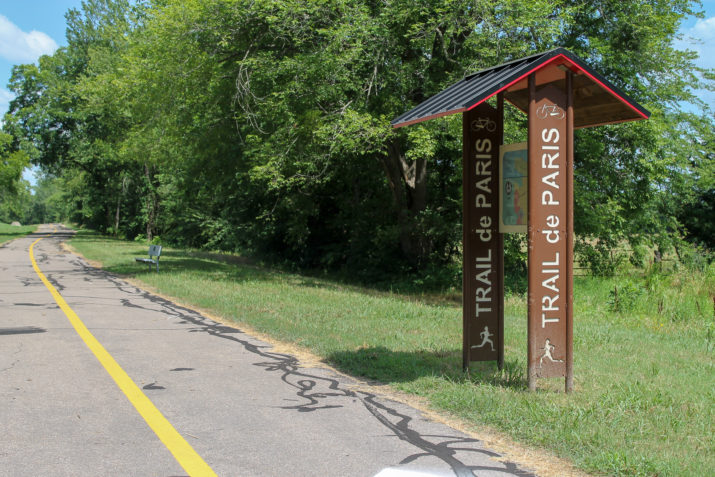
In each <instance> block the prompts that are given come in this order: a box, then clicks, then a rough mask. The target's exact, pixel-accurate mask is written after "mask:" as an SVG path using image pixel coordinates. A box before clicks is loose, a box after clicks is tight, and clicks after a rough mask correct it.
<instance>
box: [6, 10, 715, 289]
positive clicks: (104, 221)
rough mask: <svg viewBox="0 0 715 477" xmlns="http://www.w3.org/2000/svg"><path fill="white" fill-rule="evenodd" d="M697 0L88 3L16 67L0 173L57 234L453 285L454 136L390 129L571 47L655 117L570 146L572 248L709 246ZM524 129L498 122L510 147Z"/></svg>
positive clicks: (597, 252)
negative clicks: (138, 240) (421, 273)
mask: <svg viewBox="0 0 715 477" xmlns="http://www.w3.org/2000/svg"><path fill="white" fill-rule="evenodd" d="M698 6H699V4H698V2H693V1H686V0H623V1H618V2H616V1H612V0H601V1H583V0H581V1H573V0H572V1H568V0H550V1H546V0H537V1H532V2H522V1H518V0H485V1H474V0H469V1H467V0H383V1H376V0H320V1H302V0H203V1H198V0H181V1H179V0H152V1H145V2H132V1H129V0H86V1H84V2H83V4H82V9H81V10H70V11H69V12H68V13H67V15H66V18H67V22H68V28H67V41H68V45H67V46H66V47H64V48H60V49H59V50H57V51H56V52H55V53H54V54H53V55H51V56H44V57H42V58H41V59H40V60H39V62H38V64H37V65H18V66H16V67H14V69H13V74H12V78H11V80H10V84H9V87H10V89H11V90H12V91H13V92H14V93H15V94H16V98H15V99H14V100H13V101H12V102H11V105H10V111H9V113H8V114H7V115H6V117H5V121H4V126H3V128H4V130H5V133H6V134H7V136H2V141H3V143H2V144H3V146H2V147H3V149H2V151H6V149H5V148H9V149H7V151H12V152H11V153H5V152H3V153H2V154H3V156H2V157H3V158H5V157H9V156H7V154H16V153H17V154H22V156H13V157H16V159H15V162H17V161H20V162H17V163H21V162H22V161H21V159H19V158H21V157H27V158H29V159H30V160H31V161H32V163H33V164H36V165H38V166H40V167H41V168H42V170H43V171H44V173H45V174H46V176H47V179H46V180H45V181H44V182H43V184H44V185H45V186H46V187H54V189H53V191H52V193H47V194H45V197H48V198H52V199H51V200H53V201H58V200H61V201H63V202H64V203H65V204H67V206H66V207H64V208H63V210H64V211H65V212H63V213H66V214H68V217H67V218H68V219H72V220H75V221H78V222H80V223H83V224H87V225H89V226H92V227H95V228H98V229H100V230H103V231H106V232H111V233H114V234H118V235H122V236H126V237H129V238H134V237H136V236H138V235H142V236H145V237H147V238H148V239H152V238H154V237H155V236H157V235H159V236H161V239H162V240H164V241H169V242H173V243H177V244H181V245H188V246H194V247H208V248H216V249H224V250H232V251H240V252H244V253H260V254H263V255H265V256H270V257H274V258H277V259H279V260H286V261H289V262H290V263H294V264H297V265H298V266H305V267H322V268H330V269H340V268H344V269H347V270H349V271H350V272H351V273H355V274H357V275H359V276H362V277H363V278H365V279H372V278H374V277H377V276H382V275H384V274H390V273H402V272H408V271H413V270H416V269H422V270H425V269H435V270H437V269H445V266H447V265H448V264H450V263H452V262H454V259H455V258H457V257H458V256H459V254H460V251H461V153H460V151H461V123H460V122H459V121H458V119H454V118H451V119H445V120H440V121H431V122H429V123H425V124H422V125H419V126H413V127H410V128H404V129H400V130H397V131H395V130H392V129H391V128H390V125H389V121H390V120H391V119H392V118H394V117H396V116H398V115H399V114H401V113H403V112H404V111H406V110H407V109H409V108H411V107H413V106H415V105H416V104H418V103H419V102H421V101H422V100H424V99H426V98H427V97H429V96H431V95H433V94H435V93H437V92H439V91H441V90H442V89H444V88H445V87H446V86H448V85H449V84H451V83H453V82H455V81H457V80H458V79H460V78H462V77H463V76H464V75H465V74H468V73H470V72H474V71H477V70H480V69H483V68H486V67H489V66H493V65H496V64H499V63H502V62H505V61H508V60H510V59H515V58H519V57H522V56H527V55H529V54H533V53H536V52H540V51H544V50H547V49H550V48H553V47H556V46H563V47H565V48H568V49H570V50H571V51H573V52H574V53H575V54H577V55H579V56H581V57H583V58H586V59H588V62H589V63H591V65H592V66H593V67H594V68H595V69H597V70H598V71H600V72H602V73H604V74H605V76H607V77H608V78H609V79H610V80H611V81H613V82H614V83H615V84H616V85H617V86H618V87H619V88H621V89H623V90H624V91H626V92H627V93H628V94H629V95H630V96H632V97H633V98H635V99H636V100H637V101H638V102H640V103H641V104H643V105H644V106H646V107H647V108H648V109H649V110H650V111H652V112H653V115H652V118H651V120H649V121H647V122H641V123H638V124H625V125H618V126H604V127H599V128H594V129H590V130H582V131H578V134H577V137H576V151H575V161H576V168H575V181H576V186H575V187H576V190H575V199H576V214H575V219H576V232H577V234H578V236H579V237H580V242H579V250H580V252H581V253H582V254H583V256H584V257H585V258H587V259H588V258H589V257H590V260H592V261H594V263H595V262H598V257H599V256H600V257H603V256H604V253H606V252H607V251H608V250H610V249H611V248H612V247H614V246H615V245H616V244H618V243H620V242H622V241H624V240H628V241H630V242H631V243H633V244H641V243H650V244H655V245H656V246H659V247H667V246H670V245H672V244H674V243H677V242H678V240H679V239H680V238H681V237H688V238H690V239H691V240H694V241H699V242H700V243H702V244H704V245H706V246H709V247H712V246H713V243H712V237H713V234H712V210H713V150H714V149H713V135H714V132H715V127H714V125H715V121H714V119H713V114H712V110H711V109H710V105H707V104H704V103H703V102H702V101H701V100H699V99H698V98H697V96H696V95H695V93H694V91H696V90H697V89H702V88H708V89H711V90H712V89H713V85H714V83H713V72H712V71H703V70H701V69H699V68H697V67H696V66H695V64H694V60H695V59H696V58H695V57H694V54H693V53H691V52H687V51H679V50H677V49H675V47H674V46H673V45H674V40H675V39H676V38H677V32H678V29H679V26H680V23H681V21H682V20H683V19H684V18H685V17H686V16H689V15H693V14H697V9H698ZM684 103H690V104H693V105H695V106H694V107H695V108H696V109H695V110H697V111H698V112H697V113H693V112H684V110H683V106H682V105H683V104H684ZM525 134H526V123H525V117H523V115H521V114H520V113H518V112H516V111H514V110H509V111H508V112H507V124H506V131H505V136H506V138H507V139H508V140H509V141H510V142H511V141H512V140H513V141H517V140H520V139H523V138H524V137H525ZM6 137H7V141H6V140H5V138H6ZM3 161H5V162H3V169H1V170H0V173H2V176H1V177H5V172H4V171H5V170H7V171H12V170H14V169H12V167H13V166H10V165H7V164H10V162H7V161H6V160H5V159H3ZM23 167H24V165H23ZM8 173H9V174H10V175H11V176H13V174H15V173H14V172H8ZM15 175H16V174H15ZM13 177H14V176H13ZM3 180H5V179H3ZM58 191H59V192H58ZM60 196H61V197H62V199H60V198H59V197H60ZM55 210H59V209H55ZM708 217H709V218H708ZM509 240H510V241H511V242H512V243H510V244H508V247H507V249H508V250H511V251H512V252H513V253H512V261H516V262H518V261H519V257H518V255H519V254H518V253H517V252H518V250H519V247H518V243H516V241H518V237H510V238H509ZM604 251H606V252H604ZM516 262H515V263H516ZM447 268H448V267H447ZM455 270H456V268H455Z"/></svg>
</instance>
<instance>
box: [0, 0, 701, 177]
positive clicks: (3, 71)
mask: <svg viewBox="0 0 715 477" xmlns="http://www.w3.org/2000/svg"><path fill="white" fill-rule="evenodd" d="M702 4H703V10H704V11H705V18H702V19H696V18H689V19H687V20H686V21H685V22H684V23H683V26H682V28H681V32H682V33H683V34H684V36H685V38H686V40H685V41H683V42H681V43H679V46H680V47H681V49H682V48H689V49H691V50H695V51H697V52H698V53H699V54H700V60H699V61H698V65H699V66H703V67H708V68H715V0H704V1H703V2H702ZM81 6H82V0H0V117H2V116H3V115H4V114H5V112H6V111H7V109H8V104H9V102H10V100H12V98H13V94H12V93H11V92H10V91H9V90H8V89H7V83H8V81H9V80H10V73H11V70H12V65H15V64H22V63H33V62H36V61H37V58H39V57H40V56H41V55H44V54H51V53H52V52H54V51H55V50H56V49H57V48H59V47H60V46H65V45H67V41H66V39H65V28H66V25H65V17H64V14H65V12H66V11H67V10H69V9H70V8H77V9H80V8H81ZM701 97H702V98H703V99H704V100H705V101H706V102H709V104H711V105H713V106H715V93H708V92H703V93H702V95H701ZM30 176H31V174H30ZM26 178H28V179H30V180H31V179H32V177H26ZM31 182H34V181H32V180H31Z"/></svg>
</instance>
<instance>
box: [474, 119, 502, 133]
mask: <svg viewBox="0 0 715 477" xmlns="http://www.w3.org/2000/svg"><path fill="white" fill-rule="evenodd" d="M482 129H486V130H487V131H489V132H494V131H496V129H497V123H496V122H494V121H492V120H491V119H489V118H479V119H475V120H474V121H472V131H481V130H482Z"/></svg>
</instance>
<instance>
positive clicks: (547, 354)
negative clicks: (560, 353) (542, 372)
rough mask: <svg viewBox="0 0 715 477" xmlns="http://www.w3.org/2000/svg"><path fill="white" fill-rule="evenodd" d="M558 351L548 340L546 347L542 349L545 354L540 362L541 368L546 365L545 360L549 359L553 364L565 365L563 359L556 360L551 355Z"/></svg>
mask: <svg viewBox="0 0 715 477" xmlns="http://www.w3.org/2000/svg"><path fill="white" fill-rule="evenodd" d="M555 349H556V346H554V345H552V344H551V340H550V339H548V338H546V344H545V345H544V347H543V348H542V349H541V351H543V352H544V354H542V355H541V359H540V360H539V367H541V366H542V365H543V364H544V358H548V359H550V360H551V362H552V363H563V362H564V360H563V359H554V357H553V356H552V355H551V352H552V351H553V350H555Z"/></svg>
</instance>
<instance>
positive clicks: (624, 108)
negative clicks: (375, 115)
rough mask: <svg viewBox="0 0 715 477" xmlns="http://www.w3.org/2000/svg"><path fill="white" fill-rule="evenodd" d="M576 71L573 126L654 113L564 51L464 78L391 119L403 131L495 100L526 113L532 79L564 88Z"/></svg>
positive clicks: (517, 61) (630, 119) (502, 65)
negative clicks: (533, 76)
mask: <svg viewBox="0 0 715 477" xmlns="http://www.w3.org/2000/svg"><path fill="white" fill-rule="evenodd" d="M567 69H570V70H571V71H572V72H573V73H574V76H573V91H574V127H576V128H583V127H591V126H598V125H601V124H610V123H619V122H624V121H636V120H639V119H648V117H649V116H650V112H649V111H648V110H646V109H645V108H644V107H643V106H641V105H640V104H638V103H636V102H635V101H633V100H632V99H631V98H629V97H628V96H627V95H626V94H625V93H623V92H622V91H621V90H619V89H618V88H616V87H615V86H614V85H613V84H611V83H610V82H609V81H608V80H606V79H605V78H604V77H603V76H601V75H599V74H598V73H596V72H595V71H594V70H593V69H591V68H590V67H589V66H588V65H586V63H584V62H583V60H581V59H580V58H579V57H577V56H576V55H574V54H573V53H571V52H570V51H568V50H566V49H564V48H555V49H553V50H550V51H547V52H545V53H539V54H537V55H533V56H528V57H526V58H521V59H519V60H514V61H510V62H508V63H504V64H501V65H498V66H494V67H492V68H487V69H485V70H482V71H480V72H478V73H474V74H471V75H469V76H466V77H464V78H463V79H461V80H460V81H458V82H457V83H455V84H453V85H452V86H450V87H449V88H447V89H445V90H444V91H442V92H440V93H438V94H436V95H434V96H432V97H431V98H429V99H427V100H426V101H424V102H422V103H421V104H420V105H418V106H417V107H415V108H414V109H412V110H410V111H408V112H406V113H405V114H403V115H401V116H399V117H398V118H396V119H394V120H393V121H392V126H393V127H395V128H399V127H402V126H408V125H410V124H416V123H419V122H422V121H427V120H428V119H433V118H438V117H441V116H448V115H450V114H455V113H461V112H464V111H469V110H470V109H472V108H474V107H475V106H477V105H478V104H480V103H482V102H484V101H486V100H487V99H489V98H491V97H492V96H494V95H496V94H498V93H501V92H504V99H506V100H507V101H509V102H510V103H512V104H513V105H514V106H516V107H517V108H519V109H520V110H522V111H524V112H526V111H527V110H528V104H529V90H528V87H527V78H528V76H529V75H530V74H532V73H538V74H537V81H536V84H537V86H540V85H543V84H547V83H555V84H556V85H557V86H560V87H561V88H563V87H564V85H565V74H564V72H565V71H566V70H567Z"/></svg>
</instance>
